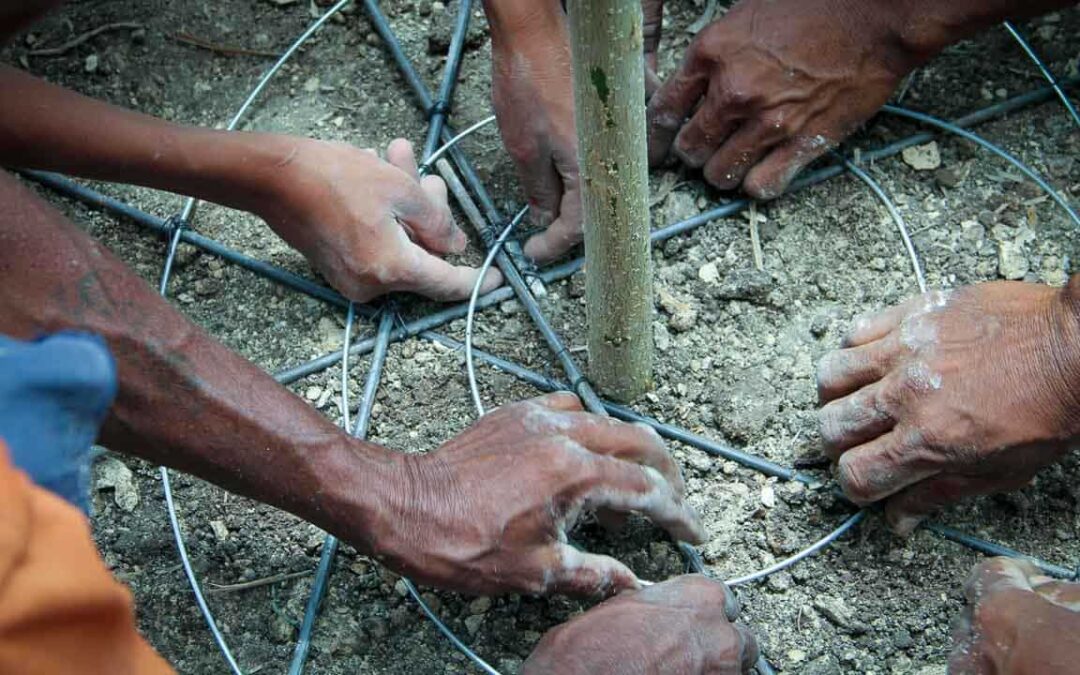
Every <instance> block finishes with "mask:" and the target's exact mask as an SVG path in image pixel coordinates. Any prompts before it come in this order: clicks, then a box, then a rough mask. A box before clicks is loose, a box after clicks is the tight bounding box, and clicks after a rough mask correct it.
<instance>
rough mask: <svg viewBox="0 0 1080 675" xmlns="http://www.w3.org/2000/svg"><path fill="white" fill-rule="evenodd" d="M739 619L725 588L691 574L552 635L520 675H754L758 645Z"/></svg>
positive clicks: (627, 597)
mask: <svg viewBox="0 0 1080 675" xmlns="http://www.w3.org/2000/svg"><path fill="white" fill-rule="evenodd" d="M738 613H739V604H738V601H737V600H736V599H735V596H734V595H733V594H732V593H731V592H730V591H729V590H728V589H727V588H725V587H724V585H723V584H720V583H717V582H715V581H710V580H708V579H706V578H705V577H702V576H696V575H695V576H685V577H678V578H676V579H671V580H669V581H665V582H664V583H661V584H656V585H654V586H650V587H648V588H645V589H643V590H641V591H635V592H627V593H622V594H620V595H618V596H616V597H614V598H612V599H610V600H608V601H606V602H604V603H603V604H601V605H598V606H597V607H594V608H593V609H591V610H589V611H588V612H585V613H584V614H582V615H580V616H578V617H576V618H574V619H573V620H572V621H569V622H567V623H564V624H562V625H561V626H557V627H556V628H553V629H552V630H550V631H549V632H548V633H547V634H546V635H544V638H543V639H542V640H540V643H539V644H538V645H537V646H536V649H535V650H534V651H533V653H532V655H531V656H530V657H529V659H528V661H526V662H525V664H524V665H523V666H522V669H521V672H522V675H547V674H548V673H559V675H609V674H610V675H616V674H617V673H629V672H633V673H656V674H659V673H665V674H666V675H705V674H706V673H710V674H711V673H730V674H731V675H737V674H739V673H749V672H750V669H751V668H752V667H753V665H754V663H756V662H757V659H758V645H757V640H756V639H755V638H754V636H753V634H752V633H750V631H748V630H747V629H746V628H745V627H744V626H741V625H736V624H733V623H731V622H732V621H734V620H735V617H736V616H737V615H738Z"/></svg>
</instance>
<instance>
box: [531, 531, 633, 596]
mask: <svg viewBox="0 0 1080 675" xmlns="http://www.w3.org/2000/svg"><path fill="white" fill-rule="evenodd" d="M542 555H543V557H544V558H545V559H550V560H551V563H550V564H548V565H545V568H544V569H545V570H546V571H547V572H549V573H550V575H551V576H550V584H546V586H547V588H546V592H548V593H562V594H565V595H572V596H578V597H607V596H609V595H612V594H614V593H618V592H619V591H623V590H634V589H638V588H641V582H640V581H638V578H637V575H635V574H634V573H633V572H631V571H630V568H629V567H627V566H626V565H624V564H622V563H621V562H619V561H618V560H615V559H614V558H609V557H607V556H603V555H595V554H593V553H587V552H585V551H580V550H578V549H576V548H574V547H573V546H570V545H569V544H561V543H560V544H554V545H552V546H551V547H549V548H548V549H545V550H544V552H543V554H542Z"/></svg>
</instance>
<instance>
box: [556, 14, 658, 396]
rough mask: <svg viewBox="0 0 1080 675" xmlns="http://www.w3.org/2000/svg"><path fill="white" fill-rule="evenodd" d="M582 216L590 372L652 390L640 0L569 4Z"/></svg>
mask: <svg viewBox="0 0 1080 675" xmlns="http://www.w3.org/2000/svg"><path fill="white" fill-rule="evenodd" d="M567 5H568V7H567V9H568V10H569V18H570V42H571V50H572V58H573V71H574V113H575V119H576V122H577V135H578V159H579V162H580V166H581V194H582V203H583V211H582V213H583V216H584V221H585V271H586V281H585V299H586V314H587V318H588V345H589V375H590V378H591V379H592V381H593V383H594V384H595V385H596V387H597V388H598V389H599V390H600V391H601V392H602V393H604V394H605V395H607V396H610V397H611V398H614V399H617V400H620V401H630V400H633V399H634V398H636V397H638V396H640V395H641V394H643V393H645V392H646V391H647V390H648V389H649V388H650V387H651V386H652V374H653V340H652V321H653V291H652V258H651V256H650V251H649V202H648V198H649V175H648V171H649V167H648V159H647V148H646V140H645V71H644V66H643V61H642V18H641V17H642V15H641V1H640V0H569V1H568V3H567Z"/></svg>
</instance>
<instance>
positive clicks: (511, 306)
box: [499, 300, 521, 316]
mask: <svg viewBox="0 0 1080 675" xmlns="http://www.w3.org/2000/svg"><path fill="white" fill-rule="evenodd" d="M499 311H500V312H502V313H503V314H505V315H507V316H510V315H511V314H517V313H519V312H520V311H521V303H519V302H518V301H517V300H507V301H505V302H503V303H500V304H499Z"/></svg>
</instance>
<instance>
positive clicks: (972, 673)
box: [949, 558, 1080, 675]
mask: <svg viewBox="0 0 1080 675" xmlns="http://www.w3.org/2000/svg"><path fill="white" fill-rule="evenodd" d="M964 592H965V594H966V595H967V600H968V603H969V605H968V607H966V608H965V609H964V612H963V614H961V616H960V619H959V621H958V622H957V625H956V628H955V630H954V632H953V639H954V641H955V645H954V648H953V652H952V656H951V658H950V660H949V673H951V674H952V675H1034V674H1036V673H1038V674H1039V675H1064V674H1065V673H1074V672H1076V664H1077V662H1080V584H1073V583H1068V582H1065V581H1057V580H1054V579H1051V578H1049V577H1046V576H1043V575H1042V574H1041V573H1040V572H1039V570H1037V569H1036V568H1035V567H1034V566H1033V565H1032V564H1031V563H1028V562H1026V561H1022V560H1011V559H1009V558H992V559H990V560H987V561H985V562H983V563H981V564H980V565H979V566H978V567H976V568H975V569H974V571H972V573H971V576H969V577H968V580H967V583H966V584H965V585H964Z"/></svg>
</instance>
